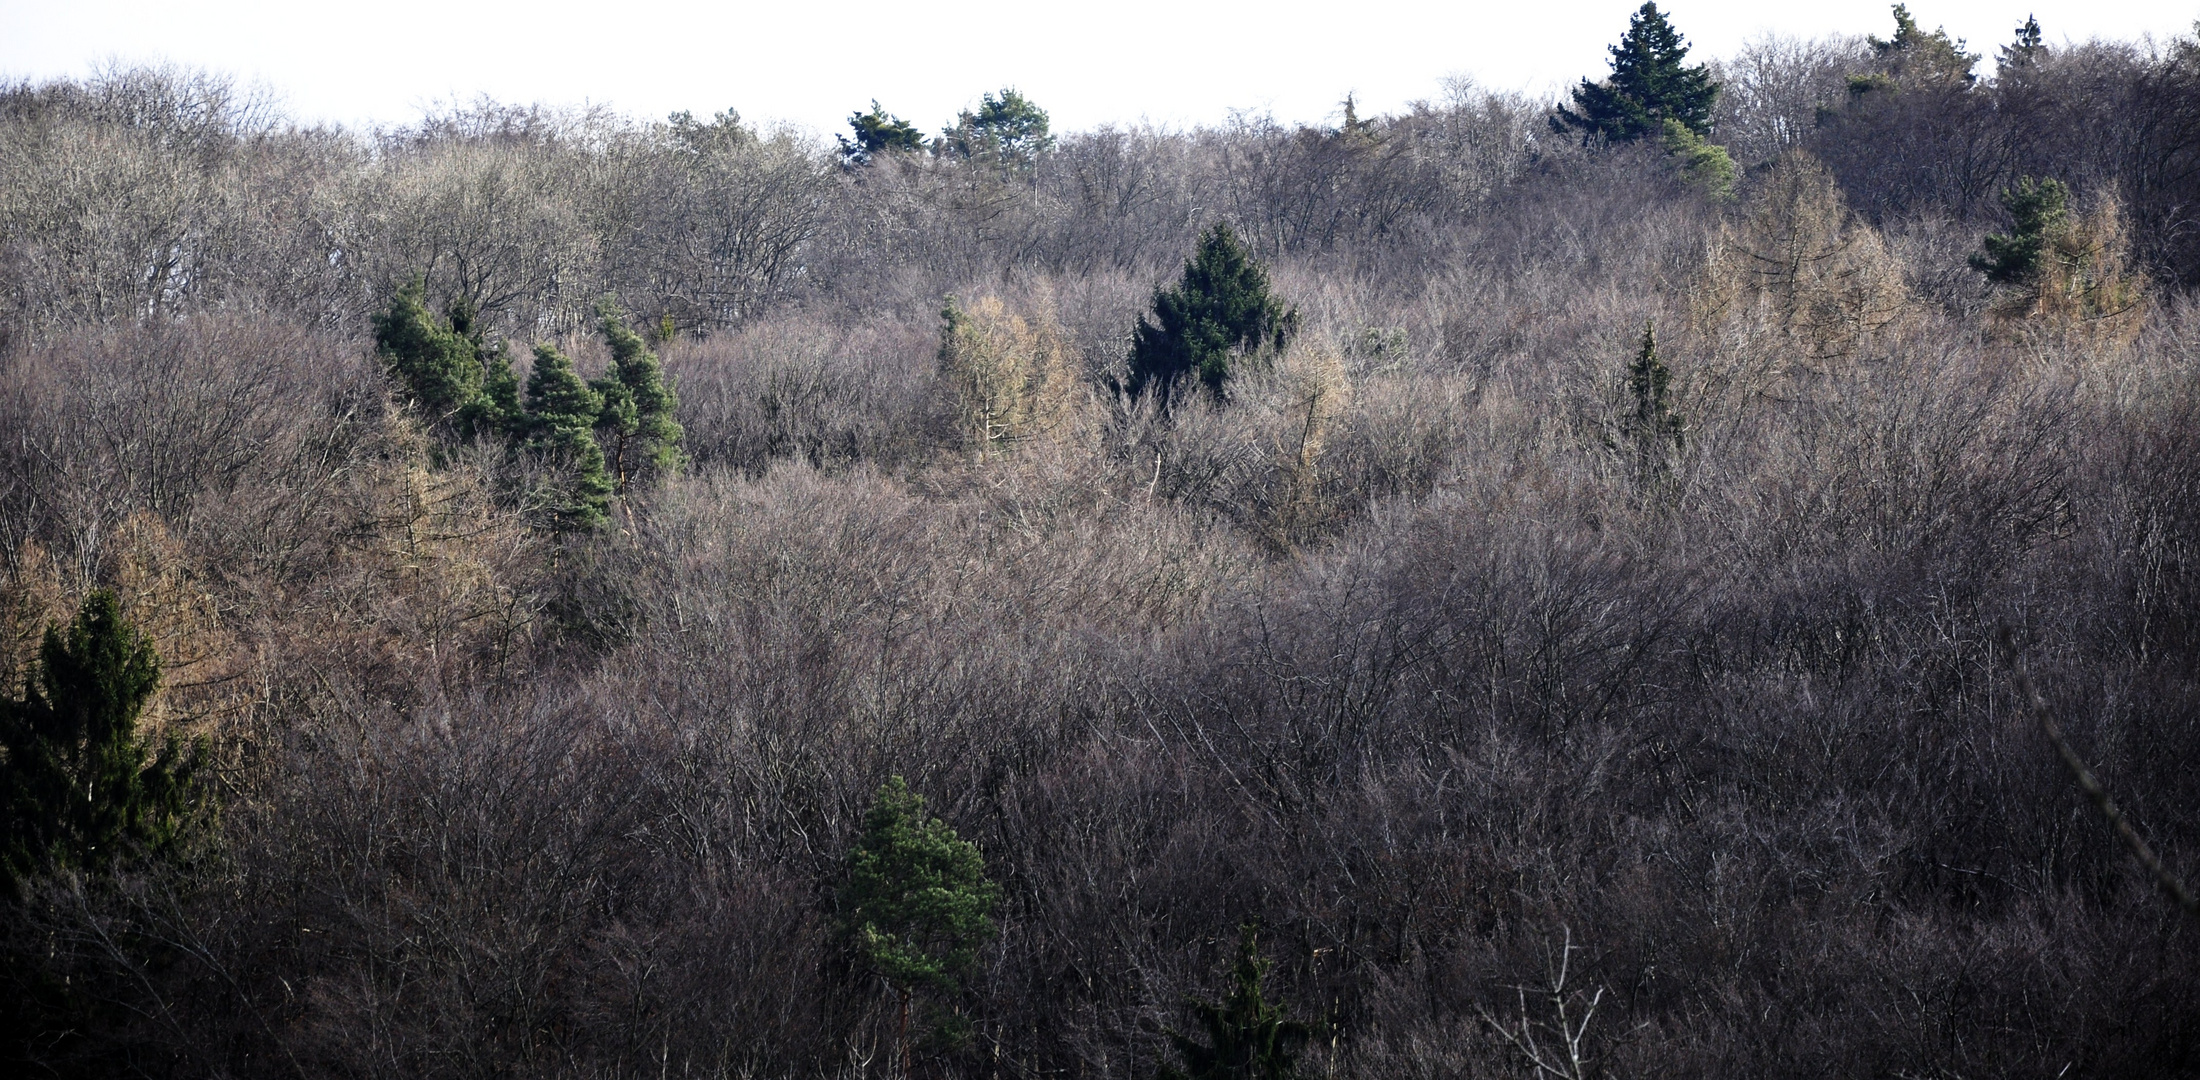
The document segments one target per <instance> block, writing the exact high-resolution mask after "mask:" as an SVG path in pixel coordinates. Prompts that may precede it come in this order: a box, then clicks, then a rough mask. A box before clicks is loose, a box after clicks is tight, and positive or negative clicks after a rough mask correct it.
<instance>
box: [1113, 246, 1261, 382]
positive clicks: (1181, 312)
mask: <svg viewBox="0 0 2200 1080" xmlns="http://www.w3.org/2000/svg"><path fill="white" fill-rule="evenodd" d="M1297 330H1298V313H1297V312H1296V311H1294V310H1292V309H1290V308H1288V307H1286V306H1285V305H1284V303H1283V302H1282V301H1281V300H1278V299H1276V298H1275V297H1274V296H1271V295H1269V292H1268V273H1267V271H1266V270H1263V269H1262V268H1261V266H1260V264H1259V263H1258V262H1256V261H1255V260H1254V259H1253V256H1252V254H1251V253H1250V252H1248V251H1246V250H1245V246H1244V245H1243V244H1241V243H1239V242H1238V238H1237V233H1235V232H1233V231H1231V229H1230V227H1229V226H1228V225H1226V224H1222V223H1219V222H1218V223H1216V225H1215V226H1214V227H1213V228H1211V229H1208V230H1207V232H1206V234H1205V235H1203V236H1201V237H1200V240H1199V250H1198V251H1196V252H1194V253H1193V255H1192V257H1191V259H1190V260H1189V261H1187V262H1186V263H1185V264H1184V276H1183V278H1182V279H1181V280H1180V281H1178V282H1177V285H1176V287H1175V288H1172V289H1155V290H1154V294H1153V314H1152V315H1151V317H1146V318H1140V319H1139V321H1138V325H1137V326H1136V327H1135V328H1133V329H1132V331H1131V355H1130V380H1129V382H1128V383H1127V384H1126V385H1125V386H1124V389H1125V390H1127V391H1128V392H1130V393H1131V394H1134V395H1135V394H1138V393H1140V392H1142V391H1144V390H1146V389H1147V388H1149V387H1150V388H1152V389H1153V391H1154V393H1155V394H1156V395H1157V396H1158V397H1159V398H1160V401H1161V404H1162V405H1163V407H1166V406H1167V405H1168V402H1169V399H1170V397H1171V396H1172V395H1173V394H1174V393H1175V391H1176V385H1177V383H1178V382H1179V381H1181V380H1182V379H1183V378H1184V377H1185V376H1187V375H1192V374H1197V375H1198V377H1199V380H1200V381H1201V382H1202V383H1204V384H1205V385H1206V387H1207V390H1208V392H1209V393H1210V394H1212V395H1214V397H1215V398H1216V399H1217V400H1220V399H1221V397H1222V394H1223V388H1224V386H1225V384H1227V383H1228V382H1229V379H1230V375H1231V370H1230V369H1231V366H1232V365H1233V364H1234V363H1237V362H1238V358H1240V357H1248V356H1255V355H1258V354H1260V353H1262V352H1264V351H1268V350H1281V349H1282V348H1283V347H1284V346H1286V345H1288V344H1289V343H1290V340H1291V337H1292V335H1293V334H1294V333H1296V332H1297Z"/></svg>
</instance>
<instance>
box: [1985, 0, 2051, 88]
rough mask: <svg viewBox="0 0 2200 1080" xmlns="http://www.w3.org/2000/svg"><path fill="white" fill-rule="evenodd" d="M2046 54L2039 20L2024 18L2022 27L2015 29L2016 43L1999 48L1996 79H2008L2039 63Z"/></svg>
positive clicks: (2028, 16)
mask: <svg viewBox="0 0 2200 1080" xmlns="http://www.w3.org/2000/svg"><path fill="white" fill-rule="evenodd" d="M2046 54H2047V39H2046V35H2045V34H2043V33H2041V32H2040V20H2039V19H2038V18H2036V17H2034V16H2031V15H2027V16H2025V17H2024V25H2023V26H2020V27H2017V39H2016V41H2014V42H2012V43H2010V44H2008V45H2004V46H2002V47H2001V56H2000V58H1999V63H1997V64H1996V65H1995V68H1996V70H1997V72H1998V77H2000V78H2004V79H2006V78H2008V77H2009V76H2011V75H2015V74H2017V73H2019V72H2022V71H2024V70H2026V69H2028V68H2030V67H2032V66H2033V65H2035V64H2037V63H2039V61H2040V57H2042V56H2045V55H2046Z"/></svg>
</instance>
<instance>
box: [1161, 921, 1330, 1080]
mask: <svg viewBox="0 0 2200 1080" xmlns="http://www.w3.org/2000/svg"><path fill="white" fill-rule="evenodd" d="M1258 935H1259V926H1258V925H1257V924H1255V923H1251V922H1248V923H1245V924H1244V925H1242V926H1240V927H1238V950H1237V962H1236V963H1235V964H1233V965H1232V966H1231V968H1230V992H1229V994H1227V995H1226V996H1224V997H1223V999H1222V1000H1221V1001H1219V1002H1211V1001H1199V1000H1196V999H1195V1000H1193V1001H1192V1002H1191V1003H1190V1004H1191V1007H1192V1013H1193V1015H1194V1016H1196V1017H1197V1018H1198V1020H1199V1026H1200V1028H1201V1029H1202V1031H1203V1033H1204V1034H1205V1035H1206V1041H1204V1042H1202V1041H1200V1040H1199V1039H1197V1038H1194V1037H1192V1036H1190V1035H1185V1034H1183V1033H1181V1032H1176V1031H1171V1032H1169V1033H1168V1035H1169V1042H1170V1043H1171V1044H1172V1045H1174V1046H1175V1047H1176V1053H1177V1056H1178V1057H1180V1058H1182V1059H1183V1060H1184V1067H1183V1068H1181V1069H1178V1068H1174V1067H1172V1066H1168V1065H1163V1066H1162V1067H1161V1074H1160V1075H1161V1080H1287V1078H1288V1077H1291V1076H1293V1075H1295V1074H1296V1073H1297V1067H1298V1054H1299V1050H1300V1049H1301V1048H1303V1047H1304V1046H1305V1045H1306V1041H1307V1040H1308V1039H1309V1038H1312V1037H1313V1034H1314V1028H1313V1026H1312V1025H1310V1024H1306V1023H1302V1022H1300V1021H1296V1020H1286V1019H1284V1014H1283V1006H1282V1005H1281V1004H1279V1003H1277V1002H1272V1001H1269V1000H1268V996H1267V992H1266V991H1265V990H1264V989H1263V987H1262V983H1263V982H1265V981H1266V979H1267V977H1268V969H1269V968H1270V967H1271V966H1272V965H1271V963H1270V962H1269V961H1268V960H1267V959H1266V958H1265V957H1263V956H1261V955H1260V943H1259V941H1258Z"/></svg>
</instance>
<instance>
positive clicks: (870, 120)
mask: <svg viewBox="0 0 2200 1080" xmlns="http://www.w3.org/2000/svg"><path fill="white" fill-rule="evenodd" d="M848 127H849V129H850V130H851V131H853V132H854V133H855V138H853V139H850V138H849V137H848V136H846V135H842V136H839V139H840V157H841V160H842V161H845V162H847V163H848V164H850V165H868V164H870V163H871V159H872V158H875V157H877V156H878V155H880V154H890V153H896V152H906V151H913V150H922V149H924V133H923V132H921V131H918V130H917V125H915V124H912V123H910V122H909V121H907V120H904V119H902V118H901V117H898V116H888V115H887V114H886V110H885V109H882V108H880V107H879V103H878V99H877V98H872V99H871V111H870V112H867V113H852V114H850V115H849V117H848Z"/></svg>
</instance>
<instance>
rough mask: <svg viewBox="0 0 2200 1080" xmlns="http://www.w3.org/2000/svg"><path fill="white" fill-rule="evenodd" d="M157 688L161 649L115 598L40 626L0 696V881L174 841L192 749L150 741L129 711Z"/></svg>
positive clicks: (103, 861) (187, 797)
mask: <svg viewBox="0 0 2200 1080" xmlns="http://www.w3.org/2000/svg"><path fill="white" fill-rule="evenodd" d="M159 685H160V657H159V656H158V655H156V654H155V653H154V651H153V646H152V644H151V643H150V642H148V641H147V640H146V639H145V637H144V636H143V635H141V634H139V633H138V631H137V629H136V628H135V627H133V626H131V625H130V624H129V623H128V622H126V621H125V620H124V619H123V617H122V613H121V610H120V607H119V606H118V605H117V604H116V602H115V597H114V594H113V593H111V592H108V591H106V590H104V589H102V590H100V591H98V592H95V593H93V594H92V595H91V596H90V597H88V598H86V599H85V601H84V604H83V606H82V607H81V608H80V609H79V610H78V611H77V615H76V619H75V620H74V621H73V622H71V623H70V624H69V628H68V632H67V633H66V634H64V633H62V632H61V630H60V629H59V628H57V627H48V628H47V630H46V637H45V641H44V643H43V644H42V646H41V648H40V650H39V662H38V670H37V673H36V675H35V677H33V678H31V679H27V680H25V686H24V688H23V697H22V698H21V699H19V700H4V701H0V750H4V751H5V755H6V756H5V757H4V758H0V810H4V811H5V818H4V819H0V881H4V883H5V884H6V886H7V888H8V891H9V892H11V893H12V892H14V891H15V890H16V888H17V887H18V886H19V885H20V883H21V882H22V881H23V880H24V879H25V878H27V877H30V876H32V875H35V874H38V873H42V872H46V871H50V870H58V869H67V868H73V867H82V868H96V867H100V866H103V865H108V864H112V863H113V862H114V861H115V860H117V859H122V858H126V857H130V856H135V855H157V854H161V853H163V852H165V851H167V850H169V849H170V848H172V847H173V846H174V845H175V844H176V842H177V840H178V838H179V836H180V835H181V833H182V830H183V828H184V826H185V824H186V823H187V822H188V821H189V819H190V817H191V815H192V813H193V811H194V810H195V809H196V808H197V806H198V805H199V803H200V801H201V800H200V791H199V787H198V785H197V784H196V783H195V782H194V781H193V778H192V773H193V766H194V763H195V761H196V759H197V754H196V752H195V749H194V750H193V751H191V752H187V751H186V748H185V747H184V746H183V745H182V744H181V743H180V742H179V741H178V740H176V739H174V738H169V739H166V740H164V741H162V742H161V744H160V745H159V746H158V748H157V749H156V748H155V747H154V746H153V745H152V744H150V743H149V742H148V741H147V740H145V739H143V738H141V737H139V735H138V731H137V722H138V716H139V714H141V713H142V712H143V711H144V709H145V703H146V701H147V700H148V699H150V698H151V697H152V695H153V691H154V690H155V689H157V688H158V687H159Z"/></svg>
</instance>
